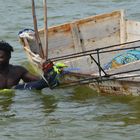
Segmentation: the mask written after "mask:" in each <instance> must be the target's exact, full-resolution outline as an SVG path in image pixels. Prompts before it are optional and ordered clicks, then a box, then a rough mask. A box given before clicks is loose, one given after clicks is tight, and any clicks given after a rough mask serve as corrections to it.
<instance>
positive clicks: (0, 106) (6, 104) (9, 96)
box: [0, 91, 15, 112]
mask: <svg viewBox="0 0 140 140" xmlns="http://www.w3.org/2000/svg"><path fill="white" fill-rule="evenodd" d="M14 96H15V94H14V91H11V92H3V93H0V112H6V111H10V107H11V105H12V104H13V102H14V101H13V97H14Z"/></svg>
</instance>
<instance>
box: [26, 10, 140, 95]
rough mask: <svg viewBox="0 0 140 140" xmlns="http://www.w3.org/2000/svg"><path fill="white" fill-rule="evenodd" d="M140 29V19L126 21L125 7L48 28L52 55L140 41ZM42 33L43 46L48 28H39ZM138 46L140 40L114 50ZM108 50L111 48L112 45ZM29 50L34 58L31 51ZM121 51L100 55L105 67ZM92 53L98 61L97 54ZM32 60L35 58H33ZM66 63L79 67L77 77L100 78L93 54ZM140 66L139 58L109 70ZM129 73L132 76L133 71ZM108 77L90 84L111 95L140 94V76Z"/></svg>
mask: <svg viewBox="0 0 140 140" xmlns="http://www.w3.org/2000/svg"><path fill="white" fill-rule="evenodd" d="M139 28H140V22H134V21H126V20H125V19H124V15H123V10H121V11H115V12H112V13H107V14H102V15H96V16H92V17H88V18H85V19H81V20H77V21H73V22H69V23H65V24H62V25H58V26H53V27H50V28H49V29H48V45H49V49H48V51H49V56H48V58H54V57H56V56H57V57H59V56H64V55H68V54H73V53H75V52H77V53H78V52H84V51H85V50H91V49H92V50H93V49H98V48H102V47H106V46H110V45H114V44H120V43H123V42H126V41H127V42H128V41H133V40H137V39H138V40H140V31H139V30H138V29H139ZM39 35H40V38H41V42H42V46H45V43H44V29H41V30H39ZM27 41H28V40H27ZM28 44H29V46H32V47H36V46H35V45H34V40H32V42H28ZM135 45H140V42H137V43H133V44H130V45H122V46H116V47H115V48H114V49H117V48H122V47H129V46H135ZM107 50H110V48H109V49H107ZM27 51H28V50H27ZM27 53H28V55H29V56H30V57H31V54H30V51H28V52H27ZM117 53H120V51H114V52H109V53H104V54H100V62H101V67H104V65H105V64H107V63H108V62H110V60H112V58H113V57H114V56H115V55H116V54H117ZM92 56H93V57H94V59H95V60H96V61H97V54H94V55H92ZM32 61H34V60H33V59H32ZM64 62H65V63H66V64H67V65H68V66H69V67H70V68H76V69H78V70H79V71H76V73H77V75H75V76H77V77H80V76H81V77H82V76H83V75H84V76H85V75H88V76H89V77H90V75H91V77H92V76H97V77H99V73H98V66H97V65H96V64H95V63H94V61H93V60H92V59H91V57H90V56H84V57H79V58H72V59H69V60H64ZM135 65H136V67H135ZM139 66H140V62H138V61H137V62H134V63H131V64H127V65H125V66H121V67H120V68H117V69H112V70H110V71H107V72H108V73H109V74H113V73H117V72H123V71H125V70H126V69H128V70H132V69H133V68H139ZM74 72H75V71H74ZM79 73H80V74H81V75H80V74H79ZM132 74H136V73H132ZM138 74H139V72H138ZM128 75H130V76H131V74H128ZM72 76H74V75H72ZM117 76H119V75H117ZM117 76H116V77H117ZM105 80H106V81H103V82H101V83H100V82H93V83H92V84H90V85H91V86H92V87H93V88H94V89H96V90H98V91H100V92H106V93H110V94H111V93H114V94H117V95H120V94H123V95H140V85H139V83H140V82H139V81H140V78H129V79H128V78H126V79H125V80H113V79H111V80H107V79H105Z"/></svg>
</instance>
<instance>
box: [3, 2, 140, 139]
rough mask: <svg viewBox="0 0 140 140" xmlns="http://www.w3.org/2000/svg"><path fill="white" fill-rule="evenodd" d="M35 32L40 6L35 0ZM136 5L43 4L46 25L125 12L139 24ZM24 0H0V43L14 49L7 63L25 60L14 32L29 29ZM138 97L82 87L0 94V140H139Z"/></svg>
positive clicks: (29, 17) (28, 9) (28, 8)
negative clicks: (9, 45)
mask: <svg viewBox="0 0 140 140" xmlns="http://www.w3.org/2000/svg"><path fill="white" fill-rule="evenodd" d="M36 6H37V17H38V26H39V28H41V27H43V15H42V14H43V10H42V1H41V0H36ZM139 7H140V1H139V0H135V1H134V0H127V1H126V0H48V15H49V16H48V24H49V26H51V25H56V24H61V23H64V22H68V21H72V20H75V19H80V18H83V17H87V16H91V15H96V14H100V13H105V12H110V11H112V10H117V9H125V11H126V17H127V18H129V19H133V20H138V21H140V14H139V13H140V8H139ZM32 27H33V23H32V15H31V1H30V0H23V1H21V0H0V40H6V41H8V42H9V43H11V45H13V46H14V49H15V52H14V53H13V56H12V60H11V63H13V64H22V63H24V62H26V61H27V58H26V55H25V53H24V51H23V49H22V47H21V45H20V43H19V42H18V32H19V31H20V30H22V29H24V28H32ZM139 132H140V98H139V97H114V96H101V95H98V94H97V93H95V92H94V91H93V90H91V89H89V88H87V87H77V88H69V89H60V90H53V91H51V90H47V89H44V90H42V91H40V92H35V91H18V90H17V91H15V92H13V93H5V94H0V140H39V139H40V140H46V139H47V140H55V139H56V140H93V139H94V140H139V139H140V133H139Z"/></svg>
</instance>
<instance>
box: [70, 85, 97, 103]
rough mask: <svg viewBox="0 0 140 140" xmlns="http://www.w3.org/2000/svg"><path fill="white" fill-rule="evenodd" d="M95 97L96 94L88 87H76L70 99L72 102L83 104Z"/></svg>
mask: <svg viewBox="0 0 140 140" xmlns="http://www.w3.org/2000/svg"><path fill="white" fill-rule="evenodd" d="M97 95H98V93H97V92H96V91H94V90H93V89H91V88H89V87H88V86H78V87H76V88H75V89H74V91H73V94H72V96H71V97H70V99H71V100H73V101H74V100H75V101H79V102H82V101H83V102H85V101H86V100H89V99H93V98H94V97H96V96H97Z"/></svg>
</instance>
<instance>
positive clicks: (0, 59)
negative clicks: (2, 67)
mask: <svg viewBox="0 0 140 140" xmlns="http://www.w3.org/2000/svg"><path fill="white" fill-rule="evenodd" d="M13 51H14V50H13V47H12V46H11V45H10V44H8V43H6V42H5V41H0V64H4V63H9V60H10V58H11V52H13Z"/></svg>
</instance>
